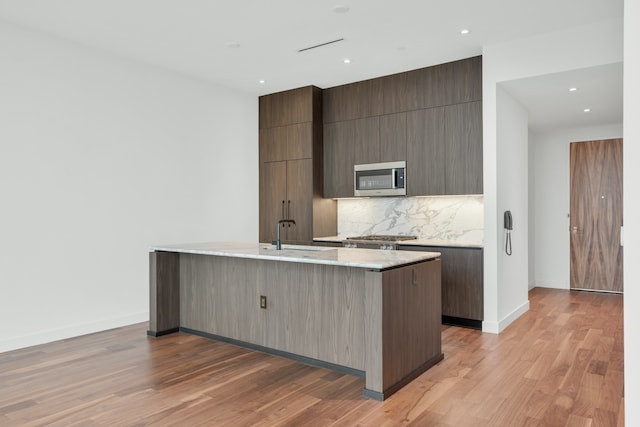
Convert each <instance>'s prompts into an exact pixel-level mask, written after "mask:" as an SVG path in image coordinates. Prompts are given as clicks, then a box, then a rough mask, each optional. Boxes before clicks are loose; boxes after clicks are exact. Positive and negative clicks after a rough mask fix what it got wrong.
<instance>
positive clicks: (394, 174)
mask: <svg viewBox="0 0 640 427" xmlns="http://www.w3.org/2000/svg"><path fill="white" fill-rule="evenodd" d="M397 187H398V169H396V168H393V169H391V188H397Z"/></svg>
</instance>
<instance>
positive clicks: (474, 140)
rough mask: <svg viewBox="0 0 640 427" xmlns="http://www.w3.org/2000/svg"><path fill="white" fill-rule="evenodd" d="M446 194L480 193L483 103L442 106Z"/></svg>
mask: <svg viewBox="0 0 640 427" xmlns="http://www.w3.org/2000/svg"><path fill="white" fill-rule="evenodd" d="M444 146H445V147H446V149H445V165H446V166H445V189H446V193H447V194H482V102H481V101H476V102H468V103H465V104H455V105H450V106H447V107H446V108H445V143H444Z"/></svg>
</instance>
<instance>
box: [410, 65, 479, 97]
mask: <svg viewBox="0 0 640 427" xmlns="http://www.w3.org/2000/svg"><path fill="white" fill-rule="evenodd" d="M406 82H407V83H406V85H407V88H406V90H407V109H408V110H417V109H421V108H431V107H439V106H443V105H451V104H459V103H463V102H471V101H479V100H481V99H482V57H481V56H476V57H474V58H468V59H463V60H460V61H455V62H448V63H446V64H441V65H436V66H433V67H428V68H421V69H419V70H413V71H409V72H408V73H407V77H406Z"/></svg>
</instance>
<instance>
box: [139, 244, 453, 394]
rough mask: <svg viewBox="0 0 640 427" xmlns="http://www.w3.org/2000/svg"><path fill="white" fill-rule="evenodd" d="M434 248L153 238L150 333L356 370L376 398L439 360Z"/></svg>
mask: <svg viewBox="0 0 640 427" xmlns="http://www.w3.org/2000/svg"><path fill="white" fill-rule="evenodd" d="M439 256H440V254H439V253H436V252H409V251H382V250H367V249H347V248H326V247H313V246H288V245H283V248H282V250H276V249H275V247H274V246H271V245H267V244H258V243H237V242H214V243H198V244H185V245H168V246H166V245H165V246H157V247H154V248H153V250H152V252H151V253H150V322H149V331H148V333H149V335H152V336H160V335H164V334H167V333H172V332H176V331H183V332H188V333H193V334H197V335H202V336H206V337H210V338H213V339H217V340H222V341H226V342H230V343H233V344H238V345H242V346H245V347H249V348H253V349H256V350H260V351H266V352H269V353H273V354H277V355H281V356H285V357H290V358H293V359H296V360H300V361H302V362H304V363H310V364H313V365H316V366H323V367H328V368H331V369H335V370H338V371H341V372H347V373H350V374H353V375H360V376H364V377H365V389H364V395H365V396H368V397H371V398H375V399H379V400H383V399H385V398H386V397H388V396H389V395H391V394H392V393H394V392H395V391H397V390H398V389H400V388H401V387H402V386H404V385H405V384H407V383H408V382H409V381H411V380H412V379H413V378H415V377H416V376H418V375H420V374H421V373H422V372H424V371H426V370H427V369H429V368H430V367H431V366H433V365H434V364H436V363H437V362H439V361H440V360H442V358H443V354H442V350H441V333H440V317H441V294H440V292H441V290H440V274H441V272H440V269H441V266H440V258H439Z"/></svg>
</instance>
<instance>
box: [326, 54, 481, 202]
mask: <svg viewBox="0 0 640 427" xmlns="http://www.w3.org/2000/svg"><path fill="white" fill-rule="evenodd" d="M323 100H324V105H323V114H324V117H323V119H324V120H323V122H324V133H325V136H324V144H325V146H324V149H325V155H324V160H325V166H324V171H325V176H324V183H325V193H324V194H325V197H332V198H338V197H353V182H352V181H353V165H354V164H359V163H375V162H388V161H397V160H406V161H407V194H408V195H410V196H429V195H439V194H479V193H482V57H481V56H478V57H473V58H468V59H463V60H460V61H455V62H450V63H446V64H441V65H436V66H433V67H427V68H422V69H419V70H413V71H408V72H405V73H398V74H393V75H390V76H385V77H380V78H376V79H371V80H366V81H362V82H357V83H351V84H348V85H343V86H337V87H333V88H330V89H326V90H325V91H324V92H323Z"/></svg>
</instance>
